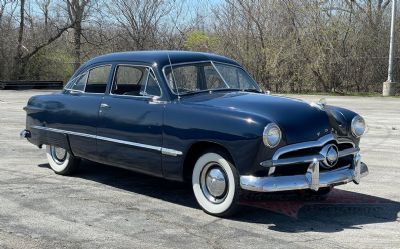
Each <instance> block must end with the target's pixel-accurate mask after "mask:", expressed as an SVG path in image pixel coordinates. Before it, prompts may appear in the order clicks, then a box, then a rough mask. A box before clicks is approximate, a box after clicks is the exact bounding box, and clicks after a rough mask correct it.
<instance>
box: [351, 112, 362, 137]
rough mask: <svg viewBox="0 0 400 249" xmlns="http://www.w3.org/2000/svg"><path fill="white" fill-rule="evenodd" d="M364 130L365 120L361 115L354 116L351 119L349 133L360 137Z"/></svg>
mask: <svg viewBox="0 0 400 249" xmlns="http://www.w3.org/2000/svg"><path fill="white" fill-rule="evenodd" d="M364 132H365V121H364V119H363V118H362V117H361V116H358V115H357V116H355V117H354V118H353V120H351V133H353V135H354V136H355V137H361V136H362V135H363V134H364Z"/></svg>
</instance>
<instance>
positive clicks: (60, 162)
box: [46, 145, 79, 175]
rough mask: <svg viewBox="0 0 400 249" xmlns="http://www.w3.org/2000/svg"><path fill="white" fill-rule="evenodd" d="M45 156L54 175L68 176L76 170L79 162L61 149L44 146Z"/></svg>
mask: <svg viewBox="0 0 400 249" xmlns="http://www.w3.org/2000/svg"><path fill="white" fill-rule="evenodd" d="M46 155H47V160H48V161H49V164H50V167H51V169H52V170H53V171H54V172H55V173H56V174H59V175H70V174H72V173H74V172H75V171H76V170H77V168H78V165H79V160H78V159H77V158H75V157H74V156H73V155H71V154H70V153H68V151H67V150H65V149H63V148H60V147H56V146H54V145H46Z"/></svg>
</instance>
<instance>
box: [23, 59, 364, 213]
mask: <svg viewBox="0 0 400 249" xmlns="http://www.w3.org/2000/svg"><path fill="white" fill-rule="evenodd" d="M25 110H26V112H27V120H26V129H25V130H23V131H22V132H21V136H22V137H25V138H27V139H28V140H29V141H30V142H31V143H33V144H35V145H37V146H39V147H41V146H42V145H46V150H47V158H48V161H49V164H50V166H51V168H52V169H53V170H54V171H55V172H56V173H57V174H61V175H68V174H71V173H73V172H74V171H75V170H76V169H77V166H78V165H79V159H81V158H84V159H87V160H92V161H96V162H100V163H104V164H109V165H113V166H116V167H122V168H126V169H130V170H134V171H139V172H143V173H146V174H151V175H154V176H159V177H164V178H167V179H171V180H177V181H184V180H188V181H191V182H192V185H193V191H194V195H195V197H196V199H197V201H198V203H199V205H200V206H201V207H202V208H203V210H204V211H206V212H207V213H210V214H213V215H217V216H226V215H230V214H232V213H233V212H234V211H235V210H236V209H237V207H238V203H239V195H240V193H241V192H242V191H244V190H245V191H257V192H275V191H286V190H298V189H305V190H307V191H314V192H315V193H316V194H326V193H327V192H329V191H330V190H331V189H332V187H333V186H335V185H339V184H345V183H348V182H351V181H353V182H355V183H359V182H360V178H361V177H363V176H365V175H367V174H368V168H367V166H366V165H365V164H364V163H362V162H361V160H360V154H359V142H360V137H361V136H362V135H363V133H364V131H365V122H364V119H363V118H362V117H360V116H359V115H357V114H356V113H354V112H352V111H349V110H346V109H343V108H340V107H334V106H330V105H326V104H324V103H318V104H316V103H307V102H304V101H302V100H298V99H293V98H287V97H279V96H272V95H269V94H266V93H265V92H263V91H262V90H261V88H260V87H259V86H258V85H257V83H256V82H255V81H254V80H253V79H252V78H251V76H250V75H249V74H248V73H247V72H246V71H245V70H244V69H243V68H242V67H241V66H240V65H239V64H238V63H237V62H236V61H233V60H231V59H228V58H226V57H222V56H218V55H215V54H207V53H195V52H183V51H143V52H123V53H114V54H108V55H103V56H100V57H96V58H94V59H92V60H90V61H88V62H86V63H85V64H84V65H82V66H81V67H80V68H79V69H78V70H77V71H76V72H75V74H74V75H73V76H72V78H71V80H70V81H69V82H68V83H67V85H66V86H65V89H64V90H63V91H62V92H60V93H56V94H49V95H41V96H34V97H32V98H31V99H30V100H29V102H28V104H27V106H26V107H25Z"/></svg>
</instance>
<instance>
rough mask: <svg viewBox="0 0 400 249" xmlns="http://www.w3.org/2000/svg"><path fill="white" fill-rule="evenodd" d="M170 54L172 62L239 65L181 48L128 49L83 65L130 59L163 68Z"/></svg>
mask: <svg viewBox="0 0 400 249" xmlns="http://www.w3.org/2000/svg"><path fill="white" fill-rule="evenodd" d="M168 56H169V58H170V59H171V63H172V64H177V63H183V62H192V61H193V62H194V61H210V60H212V61H218V62H223V63H229V64H234V65H239V64H238V63H237V62H236V61H234V60H232V59H229V58H227V57H224V56H221V55H217V54H212V53H203V52H192V51H179V50H153V51H128V52H118V53H111V54H105V55H101V56H98V57H95V58H93V59H91V60H89V61H87V62H86V63H85V64H84V65H83V67H86V66H89V65H91V64H97V63H101V62H114V61H127V62H128V61H129V62H142V63H146V64H154V63H156V64H157V66H159V67H160V68H162V67H164V66H165V65H168V64H169V59H168ZM239 66H240V65H239Z"/></svg>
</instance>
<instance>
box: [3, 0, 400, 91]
mask: <svg viewBox="0 0 400 249" xmlns="http://www.w3.org/2000/svg"><path fill="white" fill-rule="evenodd" d="M390 3H391V1H390V0H208V1H207V0H198V1H196V0H182V1H179V0H165V1H163V0H97V1H96V0H0V80H9V79H20V80H21V79H28V80H63V81H66V80H68V78H69V77H70V76H71V75H72V73H73V71H74V70H75V69H76V68H77V67H79V65H80V64H81V63H83V62H84V61H85V60H87V59H90V58H92V57H94V56H97V55H100V54H105V53H110V52H116V51H127V50H154V49H176V50H194V51H207V52H212V53H217V54H222V55H226V56H228V57H231V58H233V59H236V60H237V61H238V62H239V63H241V64H242V65H243V66H244V67H245V68H246V69H247V70H248V71H249V72H250V73H251V74H252V75H253V76H254V78H255V79H256V80H257V81H258V82H259V83H260V84H261V85H263V87H264V88H265V89H269V90H272V91H274V92H293V93H295V92H296V93H297V92H337V93H353V92H380V91H381V89H382V82H383V81H385V80H386V75H387V63H388V62H387V61H388V50H389V28H390V23H389V22H390V7H391V4H390ZM399 26H400V25H398V27H399ZM397 50H398V49H396V51H397ZM397 60H398V58H397V57H396V62H397ZM396 65H397V63H396ZM395 69H396V70H395V72H396V73H395V76H396V78H395V79H397V75H398V67H395Z"/></svg>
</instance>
